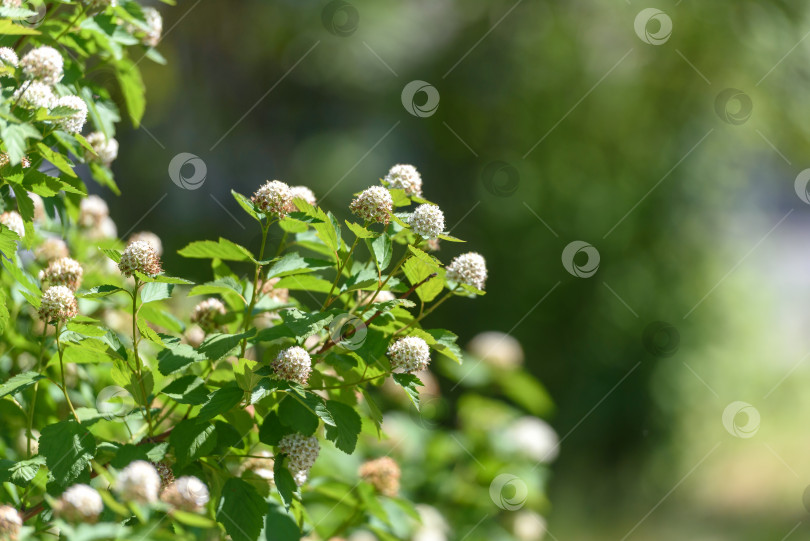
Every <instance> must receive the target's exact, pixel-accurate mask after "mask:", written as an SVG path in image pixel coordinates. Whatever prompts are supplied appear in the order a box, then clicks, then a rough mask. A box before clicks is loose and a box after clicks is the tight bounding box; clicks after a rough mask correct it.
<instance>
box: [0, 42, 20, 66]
mask: <svg viewBox="0 0 810 541" xmlns="http://www.w3.org/2000/svg"><path fill="white" fill-rule="evenodd" d="M0 63H3V64H5V65H7V66H14V67H15V68H16V67H17V64H19V63H20V59H19V58H17V53H15V52H14V49H12V48H11V47H0Z"/></svg>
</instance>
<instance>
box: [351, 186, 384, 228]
mask: <svg viewBox="0 0 810 541" xmlns="http://www.w3.org/2000/svg"><path fill="white" fill-rule="evenodd" d="M393 207H394V200H393V199H392V198H391V192H389V191H388V190H387V189H386V188H384V187H382V186H372V187H371V188H367V189H365V190H363V192H362V193H361V194H360V195H358V196H357V197H355V198H354V201H352V202H351V204H350V205H349V209H350V210H351V211H352V212H353V213H354V214H355V215H356V216H359V217H360V218H362V219H363V220H365V221H366V222H369V223H383V224H387V223H388V220H389V214H390V213H391V210H392V209H393Z"/></svg>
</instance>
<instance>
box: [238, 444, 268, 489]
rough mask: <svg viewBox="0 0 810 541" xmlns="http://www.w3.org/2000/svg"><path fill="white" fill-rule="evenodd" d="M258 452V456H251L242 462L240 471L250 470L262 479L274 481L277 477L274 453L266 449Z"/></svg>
mask: <svg viewBox="0 0 810 541" xmlns="http://www.w3.org/2000/svg"><path fill="white" fill-rule="evenodd" d="M256 454H257V455H258V456H254V457H252V458H249V459H247V460H245V461H244V462H243V463H242V467H241V468H240V472H245V471H248V470H250V471H252V472H253V473H255V474H256V475H258V476H259V477H261V478H262V479H264V480H266V481H268V482H270V483H272V482H273V480H274V479H275V474H274V473H273V466H274V465H275V461H274V460H273V455H272V454H270V452H269V451H266V450H262V451H259V452H258V453H256ZM259 457H262V458H259Z"/></svg>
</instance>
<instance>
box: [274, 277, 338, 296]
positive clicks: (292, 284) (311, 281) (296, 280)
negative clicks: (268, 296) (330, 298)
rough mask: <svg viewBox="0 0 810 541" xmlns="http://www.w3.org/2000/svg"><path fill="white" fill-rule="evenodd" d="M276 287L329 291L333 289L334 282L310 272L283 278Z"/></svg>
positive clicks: (317, 291)
mask: <svg viewBox="0 0 810 541" xmlns="http://www.w3.org/2000/svg"><path fill="white" fill-rule="evenodd" d="M274 287H276V288H279V289H281V288H286V289H292V290H296V291H298V290H306V291H312V292H316V293H329V290H330V289H332V282H329V281H328V280H324V279H323V278H319V277H317V276H312V275H309V274H297V275H294V276H287V277H285V278H282V279H281V280H279V282H278V283H277V284H276V285H275V286H274Z"/></svg>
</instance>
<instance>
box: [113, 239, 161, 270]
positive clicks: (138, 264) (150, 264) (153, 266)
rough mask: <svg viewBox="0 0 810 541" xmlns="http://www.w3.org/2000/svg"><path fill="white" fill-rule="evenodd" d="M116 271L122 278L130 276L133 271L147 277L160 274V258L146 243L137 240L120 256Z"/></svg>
mask: <svg viewBox="0 0 810 541" xmlns="http://www.w3.org/2000/svg"><path fill="white" fill-rule="evenodd" d="M118 270H120V271H121V274H123V275H124V276H132V273H134V272H135V271H137V272H140V273H142V274H146V275H148V276H155V275H156V274H160V270H161V269H160V257H158V255H157V252H156V251H155V249H154V248H153V247H152V245H151V244H149V243H148V242H146V241H143V240H138V241H135V242H132V243H130V244H129V245H128V246H127V247H126V248H125V249H124V252H123V253H122V254H121V260H120V261H119V262H118Z"/></svg>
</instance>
